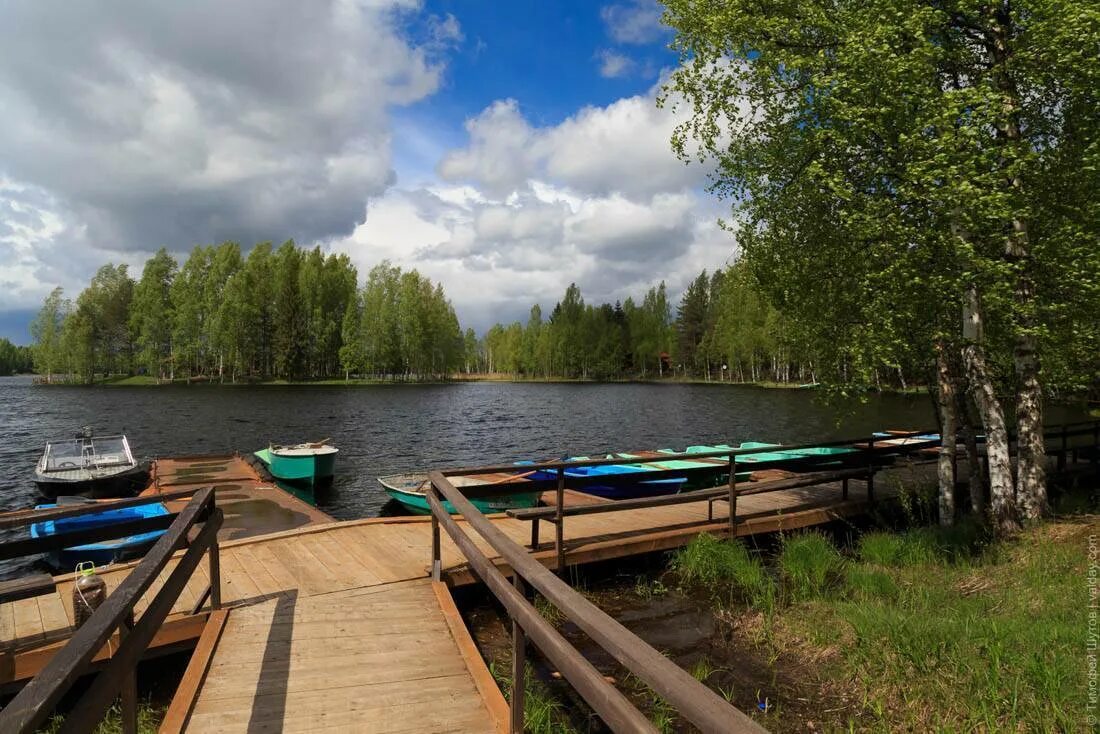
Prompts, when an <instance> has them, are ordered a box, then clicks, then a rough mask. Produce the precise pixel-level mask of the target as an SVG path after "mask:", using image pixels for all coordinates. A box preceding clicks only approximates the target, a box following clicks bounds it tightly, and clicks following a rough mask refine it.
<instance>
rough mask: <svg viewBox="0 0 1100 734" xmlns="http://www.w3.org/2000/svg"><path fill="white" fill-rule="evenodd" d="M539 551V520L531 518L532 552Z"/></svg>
mask: <svg viewBox="0 0 1100 734" xmlns="http://www.w3.org/2000/svg"><path fill="white" fill-rule="evenodd" d="M538 549H539V519H538V518H537V517H533V518H531V550H533V551H536V550H538Z"/></svg>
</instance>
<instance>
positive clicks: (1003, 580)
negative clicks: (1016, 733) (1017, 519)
mask: <svg viewBox="0 0 1100 734" xmlns="http://www.w3.org/2000/svg"><path fill="white" fill-rule="evenodd" d="M1098 530H1100V527H1097V526H1096V524H1095V523H1093V527H1092V528H1091V531H1092V532H1097V531H1098ZM1083 532H1087V530H1086V531H1083ZM1085 548H1086V546H1085V535H1084V534H1082V535H1080V536H1079V537H1077V538H1076V539H1068V538H1066V537H1063V536H1062V535H1060V534H1057V533H1055V534H1051V533H1049V532H1046V531H1044V529H1043V528H1039V529H1037V530H1034V531H1031V532H1029V533H1028V534H1025V535H1024V536H1023V537H1022V538H1020V539H1018V540H1015V541H1011V542H1005V543H1000V544H996V545H989V544H988V543H987V542H986V541H985V540H984V536H983V534H982V533H980V532H977V533H975V532H974V531H973V530H972V529H969V528H960V529H957V530H955V531H952V532H948V533H944V532H943V531H941V530H939V529H937V528H927V529H921V530H915V531H908V532H905V533H900V534H896V535H891V534H885V533H873V534H869V535H867V536H865V537H864V538H863V540H862V542H861V543H860V544H859V551H858V556H859V559H858V560H853V561H851V562H849V565H848V568H847V570H846V573H845V576H844V578H845V586H846V589H847V593H846V594H844V595H835V596H832V597H829V598H828V599H827V601H826V602H825V603H824V604H821V603H817V604H814V605H812V606H811V605H801V604H795V605H792V606H791V607H789V608H788V609H786V610H784V611H783V612H782V614H780V615H779V616H778V619H777V623H776V624H777V627H778V629H777V632H776V638H782V637H783V633H784V632H786V633H787V635H788V636H794V637H797V638H800V639H805V640H813V641H814V642H815V643H816V644H819V645H821V646H823V647H829V648H832V649H836V650H839V651H841V655H840V657H839V658H837V660H838V662H837V663H836V665H837V666H838V668H837V669H836V670H834V671H833V672H832V675H834V676H835V677H836V678H837V679H838V680H855V681H857V682H858V684H859V685H860V686H862V688H863V692H862V695H863V697H864V699H865V705H864V707H863V711H862V712H861V713H860V715H859V718H858V719H854V720H853V722H852V723H853V724H855V725H856V726H857V728H866V725H867V718H868V717H869V718H870V719H871V720H873V721H875V722H877V723H876V724H875V727H873V728H877V727H885V728H891V729H905V730H910V731H918V730H919V731H944V730H947V731H974V730H978V731H1002V730H1024V731H1074V730H1078V727H1079V725H1080V720H1079V717H1080V713H1081V711H1083V710H1084V706H1085V701H1084V690H1085V688H1084V673H1083V670H1082V668H1081V665H1080V661H1079V657H1080V656H1079V654H1077V651H1078V650H1079V648H1080V647H1081V644H1082V643H1081V639H1080V638H1081V625H1080V610H1081V609H1083V608H1084V607H1085V604H1086V600H1085V591H1084V586H1083V585H1082V584H1081V582H1080V580H1081V579H1082V578H1083V574H1084V573H1085V569H1086V565H1087V562H1086V550H1085Z"/></svg>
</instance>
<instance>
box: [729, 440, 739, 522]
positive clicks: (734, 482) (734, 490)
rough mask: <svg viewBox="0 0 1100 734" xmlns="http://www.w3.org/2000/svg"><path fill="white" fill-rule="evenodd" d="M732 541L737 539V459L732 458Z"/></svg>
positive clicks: (730, 502) (730, 500)
mask: <svg viewBox="0 0 1100 734" xmlns="http://www.w3.org/2000/svg"><path fill="white" fill-rule="evenodd" d="M729 505H730V516H729V526H730V540H733V539H734V538H736V537H737V530H736V528H735V527H734V526H735V525H736V523H737V520H736V518H737V457H735V456H730V497H729Z"/></svg>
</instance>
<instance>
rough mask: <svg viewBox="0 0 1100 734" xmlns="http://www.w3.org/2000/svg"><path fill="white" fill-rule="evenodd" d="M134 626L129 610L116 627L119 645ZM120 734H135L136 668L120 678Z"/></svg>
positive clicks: (136, 727) (136, 715)
mask: <svg viewBox="0 0 1100 734" xmlns="http://www.w3.org/2000/svg"><path fill="white" fill-rule="evenodd" d="M133 627H134V616H133V612H132V611H131V612H130V614H129V616H127V617H126V620H125V621H123V623H122V625H121V626H119V628H118V644H119V646H120V647H121V646H122V643H123V642H124V641H125V640H126V637H127V635H129V634H130V630H132V629H133ZM119 698H120V702H119V703H120V706H119V708H120V709H121V712H120V713H121V715H122V734H137V730H138V711H137V669H136V668H131V669H130V670H129V671H127V672H126V675H125V676H124V677H123V679H122V689H121V690H120V691H119Z"/></svg>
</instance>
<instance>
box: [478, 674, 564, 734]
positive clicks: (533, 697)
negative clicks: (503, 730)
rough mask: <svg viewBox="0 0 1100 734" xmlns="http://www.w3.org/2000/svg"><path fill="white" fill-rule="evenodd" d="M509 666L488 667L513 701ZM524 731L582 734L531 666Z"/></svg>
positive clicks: (525, 685)
mask: <svg viewBox="0 0 1100 734" xmlns="http://www.w3.org/2000/svg"><path fill="white" fill-rule="evenodd" d="M506 668H507V666H503V665H497V664H496V663H495V662H494V663H490V664H489V672H490V673H491V674H492V676H493V678H495V679H496V682H497V685H498V686H500V689H501V690H502V691H503V692H504V697H505V698H508V699H509V700H510V699H511V696H512V676H511V671H510V670H507V669H506ZM523 730H524V731H525V732H527V734H579V733H578V731H577V729H576V727H574V726H573V723H572V721H571V720H570V718H569V713H568V712H567V711H566V710H565V706H563V705H562V703H561V701H560V700H558V699H557V698H556V697H555V696H554V694H553V693H552V692H551V691H550V689H549V688H548V687H547V686H546V684H545V683H543V682H542V681H540V680H539V679H538V677H537V676H536V675H535V672H534V669H533V668H532V667H531V664H530V663H528V664H527V667H526V668H525V669H524V676H523Z"/></svg>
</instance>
